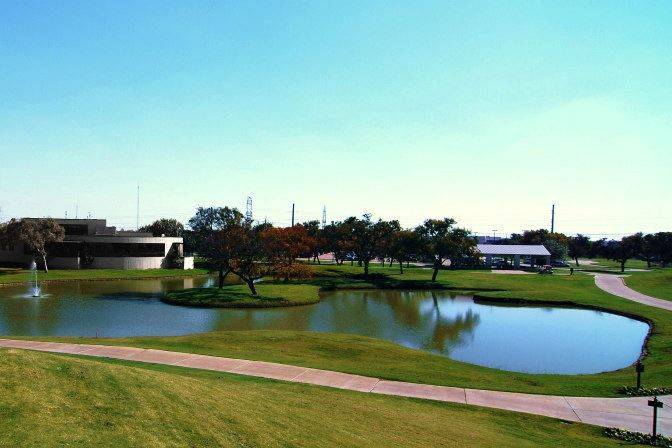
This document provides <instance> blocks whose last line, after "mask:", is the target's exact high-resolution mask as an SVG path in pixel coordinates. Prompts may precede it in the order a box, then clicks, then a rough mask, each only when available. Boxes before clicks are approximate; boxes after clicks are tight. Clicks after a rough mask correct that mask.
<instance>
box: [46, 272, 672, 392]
mask: <svg viewBox="0 0 672 448" xmlns="http://www.w3.org/2000/svg"><path fill="white" fill-rule="evenodd" d="M316 271H317V274H318V276H317V277H316V278H314V279H312V280H311V281H310V282H311V283H312V284H313V285H315V286H320V287H322V288H324V289H334V288H352V287H355V288H372V287H381V288H417V287H423V286H424V285H427V284H428V280H429V278H430V276H431V271H429V270H425V269H409V270H407V271H406V273H405V274H404V275H399V274H398V273H397V272H396V270H395V269H387V268H381V267H380V266H374V267H373V268H372V275H371V277H370V278H369V279H368V280H365V279H364V278H363V277H362V276H361V275H360V272H361V269H360V268H357V267H356V266H355V267H350V266H343V267H335V266H333V265H332V266H321V267H317V268H316ZM644 274H647V275H648V274H650V273H643V274H642V275H644ZM434 287H441V288H446V289H452V290H462V291H472V292H474V293H475V294H477V295H479V296H483V297H486V298H488V299H491V300H510V299H519V300H523V301H529V302H530V303H534V302H535V301H543V302H545V303H557V304H561V305H562V304H564V305H575V304H577V305H583V306H590V307H597V308H601V309H611V310H614V311H618V312H621V313H624V314H628V315H636V316H640V317H642V318H644V319H648V320H650V321H651V322H652V323H653V325H654V328H653V332H652V335H651V338H650V340H649V342H648V346H647V355H646V358H645V360H644V361H645V363H646V373H645V374H644V385H645V386H647V387H670V386H672V313H671V312H668V311H664V310H659V309H656V308H652V307H647V306H643V305H641V304H638V303H635V302H632V301H629V300H625V299H620V298H618V297H615V296H612V295H610V294H607V293H605V292H603V291H601V290H600V289H598V288H597V287H595V285H594V280H593V278H592V277H590V276H587V275H574V276H571V277H570V276H542V275H501V274H492V273H489V272H484V271H441V273H440V274H439V282H438V285H434ZM49 339H55V338H49ZM56 339H58V338H56ZM60 340H62V338H61V339H60ZM75 340H76V341H81V342H87V340H84V339H77V338H75ZM95 341H96V342H97V343H105V344H117V345H133V346H139V347H151V348H159V349H165V350H174V351H184V352H193V353H203V354H209V355H218V356H227V357H235V358H245V359H255V360H264V361H273V362H280V363H287V364H296V365H302V366H308V367H315V368H323V369H329V370H337V371H342V372H348V373H355V374H362V375H367V376H375V377H380V378H385V379H392V380H401V381H411V382H417V383H429V384H439V385H447V386H458V387H468V388H479V389H493V390H506V391H516V392H528V393H542V394H554V395H586V396H617V394H618V393H617V391H618V389H619V388H620V387H621V386H624V385H632V384H633V381H634V377H635V375H634V369H633V368H632V367H628V368H625V369H621V370H618V371H614V372H606V373H600V374H594V375H534V374H523V373H514V372H507V371H503V370H496V369H490V368H485V367H479V366H475V365H472V364H467V363H462V362H458V361H454V360H451V359H448V358H446V357H442V356H438V355H433V354H429V353H426V352H423V351H419V350H411V349H407V348H404V347H401V346H398V345H395V344H393V343H390V342H386V341H382V340H377V339H371V338H365V337H360V336H354V335H336V334H320V333H310V332H292V331H230V332H216V333H205V334H196V335H188V336H181V337H158V338H126V339H98V340H95Z"/></svg>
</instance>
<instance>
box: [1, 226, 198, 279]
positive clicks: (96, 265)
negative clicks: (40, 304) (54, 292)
mask: <svg viewBox="0 0 672 448" xmlns="http://www.w3.org/2000/svg"><path fill="white" fill-rule="evenodd" d="M55 221H56V222H57V223H58V224H59V225H60V226H61V227H63V229H64V230H65V238H64V240H63V241H62V242H60V243H53V244H50V245H49V247H48V249H47V253H48V257H47V263H48V264H49V267H53V268H62V269H84V268H92V269H101V268H105V269H159V268H183V269H193V267H194V258H193V257H185V256H184V242H183V240H182V238H181V237H165V236H159V237H155V236H153V235H152V234H151V233H144V232H134V231H120V230H117V229H116V227H108V226H107V221H106V220H104V219H56V220H55ZM33 258H34V256H33V254H31V253H30V251H29V250H27V249H26V248H25V247H24V246H23V244H22V243H20V242H17V243H15V244H10V245H7V246H5V247H2V246H0V263H2V264H13V265H20V266H25V265H27V264H28V263H30V261H31V260H32V259H33Z"/></svg>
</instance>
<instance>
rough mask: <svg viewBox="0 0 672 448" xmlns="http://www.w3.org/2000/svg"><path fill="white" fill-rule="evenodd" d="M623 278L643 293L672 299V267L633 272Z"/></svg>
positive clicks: (630, 285) (626, 282) (627, 283)
mask: <svg viewBox="0 0 672 448" xmlns="http://www.w3.org/2000/svg"><path fill="white" fill-rule="evenodd" d="M623 280H624V281H625V284H626V285H628V286H629V287H630V288H632V289H634V290H635V291H639V292H641V293H642V294H647V295H649V296H653V297H657V298H659V299H665V300H672V269H658V270H655V271H652V272H637V273H632V275H629V276H628V277H625V278H624V279H623Z"/></svg>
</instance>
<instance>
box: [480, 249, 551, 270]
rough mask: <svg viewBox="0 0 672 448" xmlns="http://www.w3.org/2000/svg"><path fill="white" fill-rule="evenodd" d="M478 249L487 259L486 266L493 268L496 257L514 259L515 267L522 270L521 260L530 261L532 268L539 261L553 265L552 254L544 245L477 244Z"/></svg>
mask: <svg viewBox="0 0 672 448" xmlns="http://www.w3.org/2000/svg"><path fill="white" fill-rule="evenodd" d="M476 248H477V249H478V252H479V253H480V254H481V256H483V257H485V265H486V266H488V267H490V266H492V259H493V258H494V257H502V258H513V267H514V268H516V269H518V268H520V259H521V257H525V258H526V259H529V263H530V266H534V265H535V263H536V262H537V260H538V259H543V260H544V264H551V253H550V252H549V251H548V249H546V247H544V245H543V244H535V245H525V244H477V245H476Z"/></svg>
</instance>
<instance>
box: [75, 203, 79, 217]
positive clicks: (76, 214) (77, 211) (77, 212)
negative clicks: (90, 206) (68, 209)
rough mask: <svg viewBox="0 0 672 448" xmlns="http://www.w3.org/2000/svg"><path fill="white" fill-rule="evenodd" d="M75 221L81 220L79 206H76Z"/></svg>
mask: <svg viewBox="0 0 672 448" xmlns="http://www.w3.org/2000/svg"><path fill="white" fill-rule="evenodd" d="M75 219H79V204H75Z"/></svg>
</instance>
